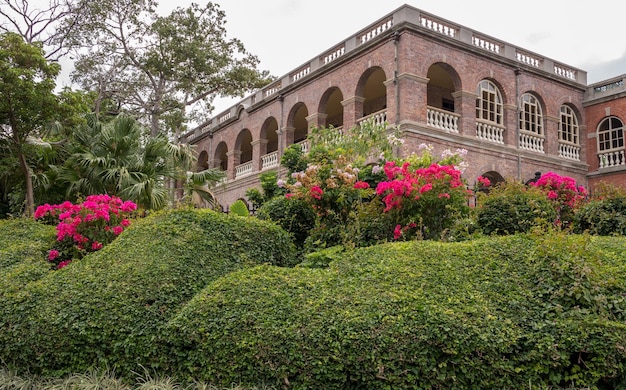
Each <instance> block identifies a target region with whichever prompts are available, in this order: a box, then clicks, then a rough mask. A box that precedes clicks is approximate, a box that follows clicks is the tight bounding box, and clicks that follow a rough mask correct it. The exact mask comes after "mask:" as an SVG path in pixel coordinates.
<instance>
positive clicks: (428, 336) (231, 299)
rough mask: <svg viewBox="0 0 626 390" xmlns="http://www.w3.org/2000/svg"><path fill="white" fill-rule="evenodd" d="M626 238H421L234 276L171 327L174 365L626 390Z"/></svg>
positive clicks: (232, 371)
mask: <svg viewBox="0 0 626 390" xmlns="http://www.w3.org/2000/svg"><path fill="white" fill-rule="evenodd" d="M611 240H614V241H611ZM625 245H626V240H625V239H623V238H611V239H609V238H605V239H604V240H597V239H595V238H590V237H584V236H564V235H547V236H545V237H534V236H522V235H516V236H507V237H487V238H483V239H479V240H474V241H468V242H461V243H438V242H424V241H418V242H415V241H414V242H404V243H394V244H386V245H378V246H373V247H369V248H363V249H357V250H354V251H352V252H345V253H344V255H343V257H342V258H341V259H340V260H336V261H334V262H331V263H330V266H329V268H324V269H319V268H317V269H316V268H295V269H285V268H277V267H271V266H259V267H254V268H251V269H246V270H242V271H238V272H234V273H231V274H229V275H227V276H225V277H223V278H220V279H219V280H217V281H215V282H213V283H211V284H210V285H209V286H207V288H205V289H204V290H203V291H202V292H201V293H199V294H198V295H196V297H194V299H193V300H192V301H191V302H190V303H189V304H188V305H187V306H186V307H185V308H183V310H181V311H180V313H179V314H178V315H177V316H176V317H175V318H174V319H173V320H172V321H171V322H170V328H169V329H168V339H169V340H170V341H171V343H172V345H171V348H172V351H171V352H170V353H169V354H168V355H169V356H171V357H172V358H173V359H172V361H170V362H169V364H168V366H169V367H171V368H172V369H173V370H178V371H175V372H174V374H175V375H177V376H179V377H181V378H194V379H196V380H207V379H210V380H212V381H214V382H217V383H222V384H228V383H232V382H238V383H242V384H247V383H248V384H254V383H259V382H262V383H268V384H271V383H274V384H276V385H289V386H290V388H295V389H310V388H323V389H346V388H354V389H356V388H367V389H377V388H381V389H393V388H423V389H444V388H445V389H449V388H457V389H505V388H507V389H522V388H529V386H530V387H532V388H534V387H537V388H546V387H554V386H563V387H568V388H569V387H571V386H588V387H590V388H601V389H615V388H623V386H626V349H625V348H624V346H625V345H626V324H625V320H626V316H625V314H624V313H625V310H626V297H624V295H623V293H624V290H623V286H624V285H625V284H624V283H625V282H626V267H625V266H624V255H623V249H624V246H625ZM333 256H335V255H333Z"/></svg>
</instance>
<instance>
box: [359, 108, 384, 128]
mask: <svg viewBox="0 0 626 390" xmlns="http://www.w3.org/2000/svg"><path fill="white" fill-rule="evenodd" d="M367 121H372V123H373V124H374V125H376V126H381V125H383V124H385V122H387V110H380V111H376V112H375V113H373V114H369V115H368V116H364V117H363V118H361V119H359V120H358V121H357V124H361V123H363V122H367Z"/></svg>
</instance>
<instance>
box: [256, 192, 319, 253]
mask: <svg viewBox="0 0 626 390" xmlns="http://www.w3.org/2000/svg"><path fill="white" fill-rule="evenodd" d="M256 215H257V217H258V218H259V219H264V220H270V221H272V222H275V223H276V224H278V226H280V227H281V228H283V229H284V230H285V231H287V232H288V233H289V234H290V235H291V237H292V239H293V242H294V243H295V244H296V246H297V247H299V248H302V247H303V246H304V242H305V240H306V239H307V237H308V236H309V232H310V231H311V229H312V228H313V227H314V226H315V211H313V209H312V208H311V205H309V204H308V203H307V202H306V201H304V200H302V199H287V198H285V197H284V196H278V197H275V198H274V199H271V200H269V201H268V202H266V203H265V204H264V205H263V206H261V208H260V209H258V210H257V214H256Z"/></svg>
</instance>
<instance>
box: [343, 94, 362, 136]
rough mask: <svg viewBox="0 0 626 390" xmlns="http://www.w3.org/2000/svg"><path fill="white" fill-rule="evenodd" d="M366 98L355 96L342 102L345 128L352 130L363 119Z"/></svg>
mask: <svg viewBox="0 0 626 390" xmlns="http://www.w3.org/2000/svg"><path fill="white" fill-rule="evenodd" d="M364 102H365V98H364V97H361V96H353V97H351V98H348V99H346V100H343V101H342V102H341V105H343V128H344V129H350V128H352V127H354V125H356V122H357V120H358V119H361V118H362V117H363V103H364Z"/></svg>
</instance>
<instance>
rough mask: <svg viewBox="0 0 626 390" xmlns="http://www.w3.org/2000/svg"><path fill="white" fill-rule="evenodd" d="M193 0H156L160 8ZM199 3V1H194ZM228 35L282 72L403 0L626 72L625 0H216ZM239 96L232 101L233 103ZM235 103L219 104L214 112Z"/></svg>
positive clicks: (595, 76) (568, 57) (557, 55)
mask: <svg viewBox="0 0 626 390" xmlns="http://www.w3.org/2000/svg"><path fill="white" fill-rule="evenodd" d="M192 1H193V0H160V8H161V12H163V13H169V11H170V10H172V9H173V8H175V7H177V6H182V7H185V6H188V5H189V4H191V2H192ZM195 2H197V3H200V4H201V3H202V2H201V1H199V0H195ZM214 2H215V3H217V4H219V5H220V7H221V9H222V10H224V11H225V12H226V20H227V23H226V28H227V31H228V35H229V36H230V37H233V38H234V37H236V38H239V39H240V40H241V41H242V42H243V43H244V45H245V47H246V49H247V50H248V51H249V52H251V53H252V54H255V55H256V56H258V57H259V59H260V60H261V63H260V66H259V68H260V69H262V70H268V71H269V72H270V73H271V74H272V75H274V76H277V77H280V76H283V75H285V74H287V73H289V72H290V71H291V70H293V69H295V68H297V67H298V66H300V65H302V64H303V63H305V62H307V61H309V60H310V59H312V58H314V57H316V56H317V55H319V54H321V53H322V52H324V51H326V50H327V49H329V48H330V47H332V46H334V45H335V44H337V43H339V42H341V41H343V40H344V39H346V38H347V37H349V36H351V35H352V34H355V33H356V32H357V31H359V30H361V29H362V28H364V27H366V26H367V25H369V24H370V23H373V22H374V21H376V20H378V19H379V18H382V17H383V16H385V15H387V14H389V13H391V12H392V11H394V10H395V9H397V8H398V7H400V6H402V5H403V4H408V5H411V6H413V7H415V8H418V9H421V10H423V11H426V12H428V13H430V14H434V15H436V16H438V17H441V18H444V19H447V20H449V21H451V22H454V23H457V24H460V25H463V26H466V27H469V28H471V29H474V30H477V31H479V32H481V33H484V34H487V35H490V36H492V37H494V38H497V39H499V40H503V41H505V42H508V43H511V44H514V45H517V46H520V47H522V48H524V49H527V50H530V51H532V52H535V53H538V54H541V55H544V56H546V57H549V58H552V59H554V60H557V61H559V62H562V63H564V64H566V65H570V66H573V67H576V68H579V69H582V70H585V71H587V81H588V83H594V82H598V81H603V80H605V79H608V78H611V77H614V76H618V75H622V74H625V73H626V1H624V0H595V1H583V0H524V1H510V0H404V1H403V0H306V1H305V0H215V1H214ZM238 100H239V99H237V100H236V101H238ZM236 101H232V100H220V101H218V102H216V110H215V111H214V114H218V113H219V112H221V111H223V110H224V109H226V108H228V107H229V106H230V105H231V104H234V103H235V102H236Z"/></svg>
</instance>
